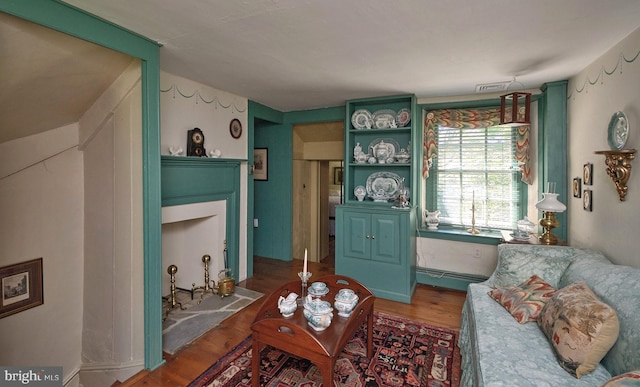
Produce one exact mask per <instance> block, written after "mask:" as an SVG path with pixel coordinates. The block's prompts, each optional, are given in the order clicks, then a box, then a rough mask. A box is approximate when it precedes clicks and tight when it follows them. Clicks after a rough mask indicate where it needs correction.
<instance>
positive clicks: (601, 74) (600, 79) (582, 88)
mask: <svg viewBox="0 0 640 387" xmlns="http://www.w3.org/2000/svg"><path fill="white" fill-rule="evenodd" d="M638 57H640V50H638V52H636V53H635V55H632V56H631V57H630V58H627V56H626V55H625V53H624V52H621V53H620V54H619V55H618V60H617V61H616V63H615V65H614V66H613V68H611V69H610V70H608V69H607V68H606V67H605V65H604V64H603V65H602V66H600V70H598V73H597V76H596V77H595V78H594V79H592V78H591V77H589V75H588V74H587V75H586V76H585V79H584V81H583V82H582V84H580V85H579V86H576V87H575V89H574V90H572V91H571V92H570V93H569V95H568V96H567V99H575V98H576V94H581V93H582V92H585V93H588V88H589V86H595V85H596V84H598V83H600V84H603V83H604V79H605V77H607V76H613V75H614V74H615V73H616V72H619V73H620V74H622V65H623V64H625V63H634V62H635V61H636V60H637V59H638ZM574 93H575V94H574Z"/></svg>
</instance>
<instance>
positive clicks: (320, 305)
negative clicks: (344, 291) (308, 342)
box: [303, 295, 333, 332]
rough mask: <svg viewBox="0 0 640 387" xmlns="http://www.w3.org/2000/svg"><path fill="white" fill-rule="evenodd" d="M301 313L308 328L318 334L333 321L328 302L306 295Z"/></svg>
mask: <svg viewBox="0 0 640 387" xmlns="http://www.w3.org/2000/svg"><path fill="white" fill-rule="evenodd" d="M303 313H304V317H305V318H306V319H307V323H308V324H309V326H310V327H311V328H313V330H315V331H318V332H320V331H324V330H325V329H327V328H328V327H329V325H331V319H333V308H332V307H331V304H330V303H329V302H328V301H322V300H321V299H319V298H313V297H312V296H311V295H307V301H306V302H305V304H304V310H303Z"/></svg>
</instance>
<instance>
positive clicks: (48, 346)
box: [0, 124, 84, 385]
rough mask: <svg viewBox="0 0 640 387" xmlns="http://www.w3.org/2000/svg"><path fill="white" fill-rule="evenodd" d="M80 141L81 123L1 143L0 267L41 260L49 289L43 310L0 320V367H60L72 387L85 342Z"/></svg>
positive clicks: (82, 190) (34, 309)
mask: <svg viewBox="0 0 640 387" xmlns="http://www.w3.org/2000/svg"><path fill="white" fill-rule="evenodd" d="M77 144H78V126H77V125H76V124H73V125H68V126H65V127H61V128H56V129H52V130H50V131H47V132H45V133H41V134H38V135H34V136H30V137H26V138H22V139H18V140H14V141H9V142H6V143H3V144H0V165H1V166H2V168H1V169H2V174H1V175H0V214H2V215H1V216H0V266H6V265H10V264H14V263H19V262H23V261H27V260H31V259H34V258H39V257H42V259H43V288H44V304H43V305H40V306H37V307H34V308H31V309H28V310H25V311H23V312H20V313H17V314H14V315H11V316H7V317H4V318H2V319H0V332H1V333H0V348H2V349H3V350H2V351H0V364H2V365H5V366H62V367H63V371H64V381H65V383H69V384H70V385H71V384H77V382H78V381H77V378H74V377H75V375H77V372H78V370H79V368H80V366H81V357H80V353H81V345H82V302H83V275H82V274H83V268H84V265H83V236H84V231H83V216H84V213H83V212H84V211H83V202H84V199H83V194H84V188H83V184H82V181H83V160H82V153H81V152H78V149H77ZM9 349H11V350H9ZM71 379H74V381H73V382H71V381H70V380H71Z"/></svg>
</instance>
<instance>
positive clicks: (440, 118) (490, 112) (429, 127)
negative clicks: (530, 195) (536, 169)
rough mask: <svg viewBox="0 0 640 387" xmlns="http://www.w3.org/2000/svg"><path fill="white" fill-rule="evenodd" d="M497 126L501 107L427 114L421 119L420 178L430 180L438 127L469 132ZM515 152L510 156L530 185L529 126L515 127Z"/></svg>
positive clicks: (435, 152) (435, 111) (435, 153)
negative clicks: (468, 130) (422, 121)
mask: <svg viewBox="0 0 640 387" xmlns="http://www.w3.org/2000/svg"><path fill="white" fill-rule="evenodd" d="M499 123H500V108H485V109H440V110H431V111H429V112H427V114H426V115H425V119H424V139H423V142H422V154H423V156H422V177H423V178H424V179H426V178H427V177H429V168H430V167H431V163H432V159H433V158H434V157H436V156H438V143H437V141H436V136H437V134H436V133H437V128H438V126H446V127H448V128H458V129H470V128H474V129H476V128H486V127H489V126H494V125H498V124H499ZM517 130H518V131H517V136H516V153H515V155H513V157H514V159H515V160H516V161H517V162H518V166H519V167H520V171H521V172H522V181H523V182H525V183H526V184H531V167H530V165H529V125H522V126H518V127H517Z"/></svg>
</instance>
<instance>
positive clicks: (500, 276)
mask: <svg viewBox="0 0 640 387" xmlns="http://www.w3.org/2000/svg"><path fill="white" fill-rule="evenodd" d="M511 246H512V245H500V246H498V266H497V267H496V269H495V271H494V272H493V274H492V275H491V277H490V278H489V279H488V280H487V284H488V285H489V286H491V287H493V288H502V287H505V286H514V285H518V284H521V283H522V282H524V281H526V280H527V279H528V278H530V277H531V276H532V275H537V276H538V277H540V278H542V279H543V280H544V281H545V282H547V283H548V284H549V285H551V286H552V287H554V288H558V283H559V282H560V278H561V277H562V274H563V273H564V271H565V270H566V269H567V267H568V266H569V265H570V264H571V262H573V256H574V255H575V251H573V249H572V248H564V249H562V248H561V250H558V248H554V247H548V246H546V247H543V246H535V248H533V246H527V247H526V248H525V246H522V247H519V246H518V247H511Z"/></svg>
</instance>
